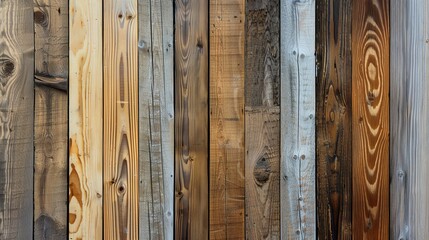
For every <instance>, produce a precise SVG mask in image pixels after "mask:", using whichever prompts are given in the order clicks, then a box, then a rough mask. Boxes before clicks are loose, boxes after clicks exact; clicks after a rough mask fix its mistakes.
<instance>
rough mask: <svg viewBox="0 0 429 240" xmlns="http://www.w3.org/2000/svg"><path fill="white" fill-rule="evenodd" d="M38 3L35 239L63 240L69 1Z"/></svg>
mask: <svg viewBox="0 0 429 240" xmlns="http://www.w3.org/2000/svg"><path fill="white" fill-rule="evenodd" d="M34 4H35V5H34V24H35V74H36V75H35V83H36V88H35V119H34V151H35V152H34V158H35V160H34V164H35V167H34V169H35V171H34V239H64V238H66V236H67V229H66V227H67V204H66V203H67V195H68V193H67V175H68V173H67V164H68V161H67V159H68V157H67V150H68V144H67V131H68V127H67V122H68V110H67V106H68V101H67V92H66V91H67V77H68V1H66V0H57V1H47V0H37V1H34ZM59 90H61V91H59Z"/></svg>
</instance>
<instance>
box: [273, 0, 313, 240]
mask: <svg viewBox="0 0 429 240" xmlns="http://www.w3.org/2000/svg"><path fill="white" fill-rule="evenodd" d="M280 3H281V7H280V14H281V15H280V22H281V23H280V31H281V35H280V49H281V54H280V55H281V63H280V64H281V74H280V75H281V83H282V84H281V91H280V92H281V96H280V102H281V110H280V114H281V116H280V119H281V122H280V124H281V125H280V128H281V141H280V144H281V145H280V146H281V149H280V154H281V161H280V168H281V175H280V176H281V181H280V182H281V183H280V192H281V193H280V194H281V195H280V199H281V200H280V202H281V207H280V208H281V226H282V228H281V235H282V238H287V239H315V238H316V199H315V198H316V193H315V185H316V169H315V119H314V114H315V71H316V70H315V56H314V55H315V1H314V0H309V1H292V0H282V1H281V2H280Z"/></svg>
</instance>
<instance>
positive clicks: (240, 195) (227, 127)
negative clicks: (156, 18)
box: [210, 0, 245, 239]
mask: <svg viewBox="0 0 429 240" xmlns="http://www.w3.org/2000/svg"><path fill="white" fill-rule="evenodd" d="M244 40H245V1H244V0H234V1H231V0H211V1H210V238H211V239H243V238H244V236H245V227H244V225H245V224H244V211H245V210H244V194H245V193H244V187H245V182H244V180H245V179H244V157H245V156H244V45H245V42H244Z"/></svg>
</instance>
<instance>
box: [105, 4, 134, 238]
mask: <svg viewBox="0 0 429 240" xmlns="http://www.w3.org/2000/svg"><path fill="white" fill-rule="evenodd" d="M137 10H138V9H137V0H125V1H121V0H106V1H104V14H103V16H104V19H103V21H104V39H103V43H104V44H103V46H104V51H103V53H104V55H103V60H104V65H103V66H104V87H103V88H104V94H103V106H104V107H103V109H104V118H103V129H104V131H103V134H104V139H103V141H104V144H103V147H104V170H103V173H104V182H103V184H104V202H103V209H104V211H103V213H104V217H103V219H104V221H103V222H104V238H105V239H121V240H122V239H137V238H138V234H139V232H138V216H139V212H138V205H139V201H138V197H139V191H138V189H139V183H138V173H139V171H138V170H139V169H138V131H139V129H138V87H139V86H138V28H137V23H138V22H137V21H138V19H137Z"/></svg>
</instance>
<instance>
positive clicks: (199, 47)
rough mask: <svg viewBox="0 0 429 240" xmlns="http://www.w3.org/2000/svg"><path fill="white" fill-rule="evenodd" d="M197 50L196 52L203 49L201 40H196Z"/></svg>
mask: <svg viewBox="0 0 429 240" xmlns="http://www.w3.org/2000/svg"><path fill="white" fill-rule="evenodd" d="M197 48H198V50H201V49H203V40H202V39H201V38H198V39H197Z"/></svg>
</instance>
